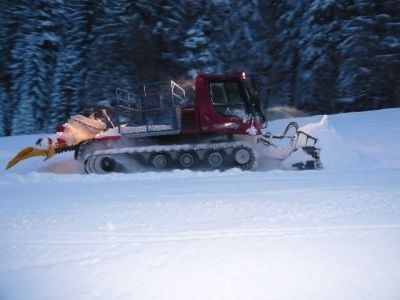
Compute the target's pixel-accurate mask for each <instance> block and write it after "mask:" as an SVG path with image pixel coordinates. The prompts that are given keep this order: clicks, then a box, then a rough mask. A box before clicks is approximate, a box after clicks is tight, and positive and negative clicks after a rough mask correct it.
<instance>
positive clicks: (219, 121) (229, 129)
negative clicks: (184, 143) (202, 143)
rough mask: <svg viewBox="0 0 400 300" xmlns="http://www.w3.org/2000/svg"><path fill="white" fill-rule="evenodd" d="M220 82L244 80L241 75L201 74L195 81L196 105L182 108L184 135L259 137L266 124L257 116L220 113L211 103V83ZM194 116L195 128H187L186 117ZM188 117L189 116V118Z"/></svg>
mask: <svg viewBox="0 0 400 300" xmlns="http://www.w3.org/2000/svg"><path fill="white" fill-rule="evenodd" d="M215 80H217V81H219V80H222V81H223V80H237V81H240V80H242V77H241V73H238V74H232V75H213V74H204V73H200V74H198V75H197V77H196V80H195V89H196V94H195V104H194V105H191V106H185V107H183V108H182V116H183V119H182V133H198V132H201V133H212V134H241V135H249V134H251V135H259V134H261V129H262V128H263V126H264V123H263V122H262V121H261V120H260V119H259V118H256V117H255V116H248V117H247V118H246V119H243V118H241V117H237V116H226V115H223V114H221V113H218V112H217V111H216V110H215V109H214V107H213V105H212V101H211V92H210V82H212V81H215ZM189 112H190V115H191V116H192V120H193V123H194V124H192V125H193V126H185V125H186V123H185V120H186V119H187V118H185V115H188V114H189ZM187 117H188V116H187Z"/></svg>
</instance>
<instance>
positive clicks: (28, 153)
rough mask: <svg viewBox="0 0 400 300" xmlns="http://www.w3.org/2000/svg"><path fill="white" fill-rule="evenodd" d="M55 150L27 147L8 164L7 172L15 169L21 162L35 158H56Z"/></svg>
mask: <svg viewBox="0 0 400 300" xmlns="http://www.w3.org/2000/svg"><path fill="white" fill-rule="evenodd" d="M54 154H55V148H54V147H52V146H50V147H49V148H47V149H37V148H33V147H26V148H25V149H22V150H21V151H19V152H18V154H17V155H16V156H15V157H14V158H13V159H12V160H10V161H9V162H8V164H7V167H6V170H7V169H9V168H11V167H13V166H14V165H15V164H17V163H18V162H20V161H21V160H24V159H27V158H30V157H34V156H46V158H45V160H47V159H49V158H50V157H52V156H54Z"/></svg>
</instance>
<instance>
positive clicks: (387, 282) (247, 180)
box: [0, 109, 400, 300]
mask: <svg viewBox="0 0 400 300" xmlns="http://www.w3.org/2000/svg"><path fill="white" fill-rule="evenodd" d="M320 119H321V116H315V117H311V118H302V119H298V120H297V121H298V122H299V123H300V124H301V125H305V124H307V123H309V122H318V121H319V120H320ZM287 122H288V120H280V121H274V122H271V124H270V127H269V129H270V130H271V131H273V132H279V131H281V130H282V128H283V127H284V125H285V124H286V123H287ZM318 135H319V137H320V146H321V148H322V152H321V159H322V162H323V163H324V166H325V169H323V170H320V171H301V172H299V171H282V170H268V169H269V168H268V167H267V166H263V165H261V166H260V168H259V170H257V171H253V172H243V171H239V170H237V169H232V170H228V171H226V172H217V171H215V172H200V171H199V172H192V171H180V170H179V171H178V170H177V171H171V172H161V173H154V172H149V171H146V170H141V171H140V172H137V173H133V174H110V175H84V174H82V169H81V166H80V165H79V164H78V163H76V162H75V161H74V160H73V158H72V155H71V153H65V154H63V155H60V156H58V157H55V158H54V159H53V160H49V161H47V162H45V163H43V162H42V160H41V158H33V159H30V160H27V161H23V162H21V163H20V164H18V165H16V166H15V167H14V168H13V169H11V170H9V171H1V173H0V299H12V300H13V299H143V300H147V299H149V300H150V299H152V300H153V299H174V300H179V299H185V300H186V299H207V300H209V299H218V300H220V299H222V300H223V299H229V300H235V299H238V300H239V299H296V300H297V299H374V300H375V299H393V300H394V299H399V298H400V287H399V284H398V283H399V282H400V221H399V220H400V158H399V153H400V109H388V110H381V111H370V112H362V113H350V114H341V115H334V116H329V117H328V127H327V128H322V129H319V132H318ZM36 138H37V137H36V136H20V137H7V138H1V139H0V165H2V166H5V165H6V163H7V161H8V160H9V159H10V158H11V157H12V156H13V155H14V154H15V153H16V152H17V151H18V150H20V149H21V148H23V147H25V146H28V145H30V144H32V143H33V142H34V141H35V139H36ZM267 170H268V171H267Z"/></svg>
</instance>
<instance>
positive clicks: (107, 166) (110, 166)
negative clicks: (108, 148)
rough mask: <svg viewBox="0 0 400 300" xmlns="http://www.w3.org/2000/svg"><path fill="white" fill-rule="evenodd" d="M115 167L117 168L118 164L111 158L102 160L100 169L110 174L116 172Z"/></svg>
mask: <svg viewBox="0 0 400 300" xmlns="http://www.w3.org/2000/svg"><path fill="white" fill-rule="evenodd" d="M115 167H116V162H115V160H114V159H112V158H110V157H107V156H106V157H103V158H100V168H101V169H102V170H103V171H104V172H106V173H108V172H113V171H115Z"/></svg>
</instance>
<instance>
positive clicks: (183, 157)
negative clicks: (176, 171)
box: [176, 151, 198, 169]
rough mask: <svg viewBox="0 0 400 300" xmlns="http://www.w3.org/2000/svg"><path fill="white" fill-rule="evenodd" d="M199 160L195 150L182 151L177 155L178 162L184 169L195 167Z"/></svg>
mask: <svg viewBox="0 0 400 300" xmlns="http://www.w3.org/2000/svg"><path fill="white" fill-rule="evenodd" d="M197 160H198V157H197V154H196V153H195V152H193V151H188V152H181V153H179V154H178V155H177V157H176V163H177V165H178V166H179V167H180V168H182V169H190V168H192V167H194V166H195V165H196V163H197Z"/></svg>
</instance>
